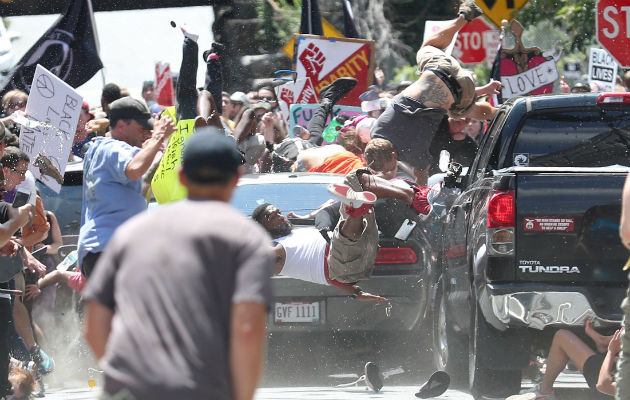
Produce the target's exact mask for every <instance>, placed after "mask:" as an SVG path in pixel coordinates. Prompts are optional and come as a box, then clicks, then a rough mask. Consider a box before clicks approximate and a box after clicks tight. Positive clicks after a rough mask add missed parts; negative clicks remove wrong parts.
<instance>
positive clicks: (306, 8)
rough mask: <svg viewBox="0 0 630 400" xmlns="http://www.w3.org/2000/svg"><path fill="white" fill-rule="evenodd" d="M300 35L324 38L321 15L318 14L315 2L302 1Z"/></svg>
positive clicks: (315, 0)
mask: <svg viewBox="0 0 630 400" xmlns="http://www.w3.org/2000/svg"><path fill="white" fill-rule="evenodd" d="M300 33H303V34H309V35H319V36H324V28H322V15H321V14H320V13H319V5H317V0H302V21H301V22H300Z"/></svg>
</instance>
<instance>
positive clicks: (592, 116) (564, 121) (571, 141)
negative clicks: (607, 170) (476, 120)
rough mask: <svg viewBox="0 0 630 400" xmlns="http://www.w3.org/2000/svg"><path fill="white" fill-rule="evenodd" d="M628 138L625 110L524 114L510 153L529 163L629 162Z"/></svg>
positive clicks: (595, 164) (629, 129)
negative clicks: (527, 158) (528, 115)
mask: <svg viewBox="0 0 630 400" xmlns="http://www.w3.org/2000/svg"><path fill="white" fill-rule="evenodd" d="M629 142H630V112H628V111H627V110H624V111H621V110H617V111H613V110H605V111H602V110H600V109H593V110H586V111H585V110H580V111H567V110H563V111H562V112H551V113H544V114H536V115H534V116H532V117H529V118H527V120H525V123H524V124H523V127H522V128H521V131H520V133H519V134H518V138H517V140H516V143H515V145H514V150H513V154H514V157H515V159H516V157H518V156H519V155H521V156H525V157H529V166H531V167H603V166H609V165H616V164H618V165H623V166H630V154H629V153H628V152H629V150H628V143H629Z"/></svg>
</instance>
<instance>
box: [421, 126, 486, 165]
mask: <svg viewBox="0 0 630 400" xmlns="http://www.w3.org/2000/svg"><path fill="white" fill-rule="evenodd" d="M444 121H446V123H444ZM477 149H478V147H477V144H476V143H475V141H474V140H473V139H472V138H470V137H469V136H466V138H465V139H464V140H455V139H453V136H452V135H451V133H450V130H449V127H448V118H445V119H444V120H443V121H442V124H440V128H439V129H438V132H437V133H436V134H435V137H434V138H433V141H432V142H431V146H430V147H429V153H430V154H431V157H432V158H433V162H432V163H431V168H430V169H429V175H433V174H438V173H440V172H442V171H440V168H439V166H438V163H439V162H440V152H441V151H442V150H447V151H448V152H449V153H450V155H451V159H452V160H455V162H458V163H460V164H461V165H462V166H463V167H470V165H471V164H472V162H473V160H474V159H475V155H477Z"/></svg>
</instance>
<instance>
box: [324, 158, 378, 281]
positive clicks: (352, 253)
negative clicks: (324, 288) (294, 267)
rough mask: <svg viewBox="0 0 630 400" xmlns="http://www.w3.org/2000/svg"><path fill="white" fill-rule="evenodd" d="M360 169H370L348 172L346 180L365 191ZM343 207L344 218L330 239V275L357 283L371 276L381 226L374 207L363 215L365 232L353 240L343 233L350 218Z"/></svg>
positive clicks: (340, 220)
mask: <svg viewBox="0 0 630 400" xmlns="http://www.w3.org/2000/svg"><path fill="white" fill-rule="evenodd" d="M357 173H359V174H361V173H368V174H369V173H370V172H368V171H367V170H365V169H358V170H356V171H353V172H351V173H349V174H348V175H346V179H345V181H344V183H345V184H346V185H348V186H350V188H352V190H354V191H363V187H362V186H361V183H360V182H359V179H358V176H357ZM340 207H341V218H339V222H338V223H337V226H336V227H335V230H334V232H333V236H332V238H331V240H330V251H329V253H328V269H329V274H330V276H329V278H330V279H334V280H337V281H339V282H343V283H354V282H357V281H359V280H361V279H368V278H369V277H370V276H372V270H373V269H374V259H375V258H376V253H377V252H378V226H377V225H376V218H375V216H374V211H372V212H371V213H369V214H366V215H365V216H364V217H363V233H362V234H361V237H360V238H359V240H357V241H354V240H350V239H348V238H346V237H345V236H343V235H342V234H341V231H340V227H341V224H342V223H343V221H345V220H346V219H348V214H346V210H345V209H344V206H343V204H340Z"/></svg>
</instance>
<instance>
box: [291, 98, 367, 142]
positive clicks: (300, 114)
mask: <svg viewBox="0 0 630 400" xmlns="http://www.w3.org/2000/svg"><path fill="white" fill-rule="evenodd" d="M318 108H319V104H292V105H291V112H290V113H289V135H290V136H291V137H293V127H294V126H296V125H300V126H303V127H304V128H306V127H308V123H309V121H310V120H311V118H313V114H314V113H315V110H317V109H318ZM338 115H347V116H348V117H350V118H354V117H357V116H359V115H364V113H363V112H362V111H361V107H351V106H334V107H333V110H332V115H331V118H335V117H336V116H338Z"/></svg>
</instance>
